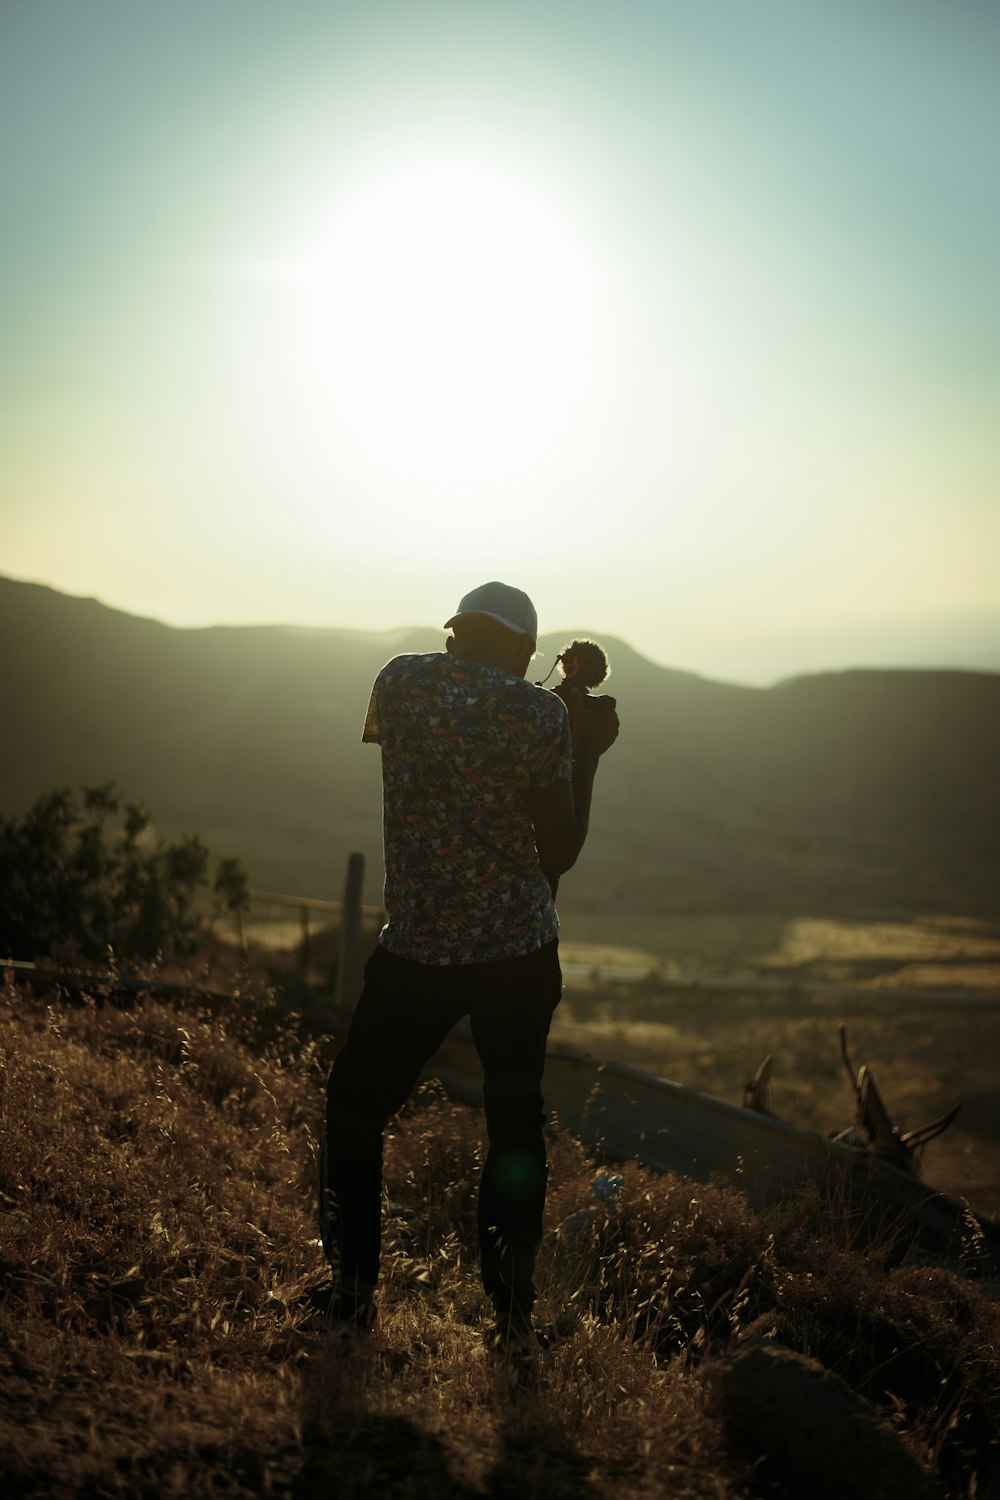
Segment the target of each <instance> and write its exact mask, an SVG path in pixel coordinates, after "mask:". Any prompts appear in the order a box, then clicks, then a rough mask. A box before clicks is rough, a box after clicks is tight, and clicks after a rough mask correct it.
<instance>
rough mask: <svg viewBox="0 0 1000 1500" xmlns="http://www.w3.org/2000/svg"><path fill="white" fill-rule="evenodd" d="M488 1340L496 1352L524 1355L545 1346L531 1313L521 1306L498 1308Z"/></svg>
mask: <svg viewBox="0 0 1000 1500" xmlns="http://www.w3.org/2000/svg"><path fill="white" fill-rule="evenodd" d="M488 1342H489V1345H490V1348H491V1349H492V1350H493V1351H494V1353H496V1354H504V1355H518V1356H523V1355H527V1354H531V1353H533V1352H534V1351H535V1350H537V1349H541V1348H544V1342H543V1340H542V1339H541V1338H540V1337H539V1334H538V1330H537V1329H536V1328H535V1325H534V1324H533V1323H532V1321H531V1314H530V1313H529V1312H524V1311H523V1310H521V1309H520V1308H497V1309H496V1313H495V1317H494V1321H493V1327H492V1329H491V1331H490V1334H489V1338H488Z"/></svg>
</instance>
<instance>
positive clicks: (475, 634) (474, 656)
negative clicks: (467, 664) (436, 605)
mask: <svg viewBox="0 0 1000 1500" xmlns="http://www.w3.org/2000/svg"><path fill="white" fill-rule="evenodd" d="M445 629H446V630H451V629H454V632H455V634H454V636H450V637H449V639H448V642H447V646H448V650H449V651H450V652H451V653H452V654H453V655H455V656H460V657H461V658H462V660H463V661H476V662H484V663H487V664H488V665H490V666H494V667H501V668H502V669H503V670H504V671H505V672H510V674H511V675H512V676H517V677H523V676H524V674H525V673H526V672H527V670H528V663H529V662H530V661H531V658H532V656H533V655H534V652H535V644H536V642H537V640H538V616H537V615H536V613H535V606H534V605H533V604H532V602H531V600H530V599H529V598H528V596H527V594H525V593H524V592H523V591H522V590H521V589H515V588H512V587H511V586H510V584H508V583H496V582H494V583H484V584H481V585H480V587H479V588H477V589H473V590H472V592H471V593H469V594H466V595H465V598H464V599H463V600H462V601H461V603H460V604H459V606H458V609H457V610H456V611H455V613H454V614H453V615H452V617H451V619H450V620H446V621H445Z"/></svg>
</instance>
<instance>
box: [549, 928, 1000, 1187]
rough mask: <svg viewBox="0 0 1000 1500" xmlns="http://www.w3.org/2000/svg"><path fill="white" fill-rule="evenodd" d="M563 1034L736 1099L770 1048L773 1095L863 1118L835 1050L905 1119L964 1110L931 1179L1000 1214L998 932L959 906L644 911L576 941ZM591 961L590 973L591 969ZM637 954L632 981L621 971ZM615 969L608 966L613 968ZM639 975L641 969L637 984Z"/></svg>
mask: <svg viewBox="0 0 1000 1500" xmlns="http://www.w3.org/2000/svg"><path fill="white" fill-rule="evenodd" d="M566 925H567V928H568V933H567V937H566V940H565V941H564V942H563V943H562V944H561V952H562V954H563V957H564V959H565V960H566V961H567V966H568V969H569V974H568V977H567V982H566V991H565V996H564V1000H563V1003H562V1005H561V1006H560V1009H559V1011H558V1012H557V1018H556V1024H555V1027H554V1030H553V1042H554V1044H555V1045H563V1046H566V1047H570V1048H576V1049H582V1050H584V1051H589V1052H592V1053H593V1054H594V1055H595V1056H596V1057H600V1058H602V1059H604V1060H608V1061H611V1060H613V1061H618V1062H626V1063H630V1064H632V1065H633V1066H635V1067H640V1068H645V1069H647V1070H649V1071H650V1072H653V1073H657V1074H659V1075H660V1076H661V1077H665V1078H670V1079H673V1080H674V1081H675V1082H677V1083H682V1084H685V1085H688V1086H689V1087H692V1088H698V1089H703V1090H705V1091H706V1092H708V1093H712V1094H718V1095H719V1096H720V1097H721V1098H724V1099H729V1100H731V1101H732V1102H734V1103H738V1102H740V1100H741V1098H742V1094H743V1085H744V1083H745V1082H746V1080H747V1079H748V1078H750V1077H751V1075H752V1074H753V1072H754V1071H755V1069H756V1068H757V1065H758V1064H759V1063H760V1062H761V1061H762V1059H763V1058H764V1057H765V1056H766V1055H767V1054H771V1055H772V1056H773V1058H774V1082H773V1084H772V1089H771V1107H772V1108H773V1110H774V1112H775V1113H776V1114H778V1115H781V1116H782V1118H784V1119H787V1120H790V1121H791V1122H792V1123H794V1124H797V1125H801V1126H803V1127H807V1128H809V1129H812V1130H818V1131H820V1132H824V1133H825V1132H827V1131H835V1130H841V1129H844V1128H845V1127H846V1126H848V1125H850V1124H852V1123H853V1109H854V1103H853V1095H852V1090H851V1087H850V1084H849V1081H848V1077H847V1074H846V1072H845V1070H844V1067H843V1064H842V1062H841V1059H840V1044H839V1037H838V1025H839V1023H840V1022H844V1023H845V1024H846V1025H847V1028H848V1039H849V1045H850V1051H851V1055H852V1060H853V1062H854V1065H855V1067H858V1066H860V1065H861V1064H862V1063H864V1064H866V1065H867V1066H868V1067H869V1068H870V1069H871V1070H872V1071H873V1073H874V1075H875V1078H876V1080H877V1082H878V1084H879V1087H880V1089H881V1091H882V1093H883V1096H884V1097H885V1099H886V1102H887V1104H888V1105H889V1108H890V1112H891V1113H892V1116H893V1119H894V1121H895V1123H896V1124H897V1125H898V1126H899V1128H900V1130H907V1129H911V1128H913V1127H914V1126H916V1125H920V1124H923V1123H925V1122H927V1121H929V1120H932V1119H935V1118H936V1117H938V1116H940V1115H942V1114H944V1113H945V1112H946V1111H947V1110H949V1109H950V1108H951V1107H952V1106H953V1105H955V1104H961V1105H962V1110H961V1113H960V1114H959V1117H958V1119H957V1120H956V1122H955V1124H954V1125H952V1126H951V1127H950V1129H949V1130H948V1131H947V1132H946V1133H945V1134H944V1135H942V1136H940V1137H939V1138H938V1139H937V1140H936V1141H932V1142H931V1143H930V1144H929V1145H928V1147H927V1148H926V1152H925V1156H924V1161H923V1176H924V1179H925V1180H926V1181H927V1182H930V1183H931V1184H933V1185H934V1186H936V1187H940V1188H942V1189H943V1190H944V1191H946V1192H948V1193H951V1194H954V1195H956V1196H959V1197H963V1198H967V1199H968V1200H969V1202H970V1203H972V1205H973V1206H974V1207H975V1208H976V1209H977V1210H978V1211H979V1212H982V1213H986V1214H989V1215H992V1216H998V1215H1000V1064H998V1062H997V1059H998V1058H1000V932H998V930H997V929H996V928H995V927H992V926H990V925H988V924H985V923H982V922H973V921H971V920H967V919H962V918H954V917H952V918H948V917H940V918H925V919H923V920H921V921H917V922H911V923H905V922H897V923H889V922H871V923H862V922H847V921H838V920H832V919H820V918H810V917H797V918H790V919H787V920H781V921H774V920H771V919H761V918H753V917H741V916H737V915H730V916H715V917H702V916H692V917H679V918H671V919H670V920H669V922H666V923H659V922H656V923H654V922H651V921H650V919H648V918H636V919H634V921H633V923H632V926H631V928H629V927H628V926H626V927H625V928H624V929H619V930H618V933H617V935H618V937H619V939H622V940H624V939H631V940H632V943H633V944H634V946H629V945H627V944H626V942H625V941H619V943H618V944H616V945H615V944H611V943H607V944H602V943H601V942H600V938H601V936H602V934H601V932H600V925H599V924H597V925H596V927H595V929H594V930H593V931H592V932H591V941H590V942H589V943H582V942H579V941H574V938H573V930H574V928H573V923H572V922H571V921H570V922H568V923H567V924H566ZM580 966H584V968H585V967H590V968H591V969H592V970H593V971H594V972H591V973H587V972H582V971H581V967H580ZM629 967H631V968H632V971H633V972H632V975H631V976H630V980H629V979H626V978H624V977H621V976H622V975H623V974H624V972H625V970H626V969H627V968H629ZM608 970H612V971H613V974H614V975H617V976H618V977H612V976H611V975H609V974H608V973H607V972H602V971H608ZM630 981H631V982H630Z"/></svg>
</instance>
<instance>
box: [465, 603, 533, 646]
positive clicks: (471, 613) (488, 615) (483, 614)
mask: <svg viewBox="0 0 1000 1500" xmlns="http://www.w3.org/2000/svg"><path fill="white" fill-rule="evenodd" d="M477 617H478V618H479V619H480V620H495V621H496V623H497V624H498V625H502V626H503V628H504V629H505V630H509V631H510V632H511V633H512V634H513V635H523V636H527V638H528V640H529V641H531V640H534V636H533V635H532V634H531V631H530V630H525V628H524V626H523V625H515V624H514V622H513V621H512V620H508V619H506V618H505V617H504V616H503V615H495V614H493V613H492V611H490V610H488V609H463V610H462V611H461V612H460V613H459V614H457V615H452V617H451V619H450V620H445V622H444V629H445V630H450V629H451V627H452V626H453V625H457V624H458V622H459V620H470V619H473V618H477Z"/></svg>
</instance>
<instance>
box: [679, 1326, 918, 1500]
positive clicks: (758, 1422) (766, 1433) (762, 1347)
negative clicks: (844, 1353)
mask: <svg viewBox="0 0 1000 1500" xmlns="http://www.w3.org/2000/svg"><path fill="white" fill-rule="evenodd" d="M706 1377H707V1381H708V1384H709V1388H710V1390H711V1392H712V1394H713V1396H714V1397H715V1399H716V1400H717V1401H718V1402H720V1403H721V1406H722V1408H723V1411H724V1413H725V1419H726V1427H727V1431H728V1433H729V1436H730V1438H731V1439H732V1440H733V1442H734V1445H735V1446H738V1447H739V1448H741V1449H742V1450H743V1451H744V1452H748V1453H751V1454H752V1455H753V1456H754V1457H755V1458H758V1459H760V1460H761V1461H762V1469H763V1471H764V1472H765V1473H766V1475H767V1477H768V1478H769V1479H771V1480H774V1481H776V1482H778V1483H779V1484H780V1485H781V1486H782V1487H783V1488H784V1489H786V1490H787V1492H788V1493H789V1494H794V1495H809V1496H810V1500H821V1497H822V1500H843V1497H845V1496H848V1495H849V1496H851V1500H896V1497H899V1500H935V1497H937V1496H938V1495H939V1491H938V1489H937V1486H936V1485H935V1483H934V1481H933V1480H932V1479H931V1477H930V1476H929V1475H928V1474H927V1473H926V1471H925V1470H924V1469H923V1468H921V1466H920V1464H919V1463H918V1462H917V1460H916V1459H915V1458H914V1457H913V1455H912V1453H910V1452H909V1450H908V1449H907V1448H906V1447H905V1446H904V1444H903V1443H902V1441H901V1440H900V1438H899V1437H898V1436H897V1434H896V1433H894V1432H893V1431H892V1430H891V1428H889V1427H887V1426H885V1424H884V1423H882V1422H880V1421H879V1419H878V1417H877V1416H876V1414H875V1411H874V1408H873V1407H872V1406H871V1405H870V1404H869V1403H868V1402H867V1401H865V1400H864V1399H863V1397H861V1396H859V1395H858V1394H857V1392H856V1391H853V1390H852V1389H851V1387H850V1386H849V1385H848V1384H847V1383H846V1381H844V1380H841V1378H840V1376H839V1375H835V1374H834V1373H833V1372H832V1371H831V1370H827V1369H825V1368H824V1366H823V1365H821V1364H819V1363H818V1361H816V1360H814V1359H807V1358H806V1357H805V1356H804V1355H801V1354H796V1353H794V1352H793V1351H792V1350H791V1349H786V1348H784V1347H783V1346H782V1345H780V1344H774V1343H771V1342H760V1343H750V1344H748V1345H746V1346H745V1347H743V1348H740V1349H739V1350H738V1351H737V1352H736V1353H735V1354H732V1355H727V1356H723V1357H721V1358H719V1359H717V1360H714V1361H712V1363H711V1364H710V1365H709V1366H708V1367H707V1370H706Z"/></svg>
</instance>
